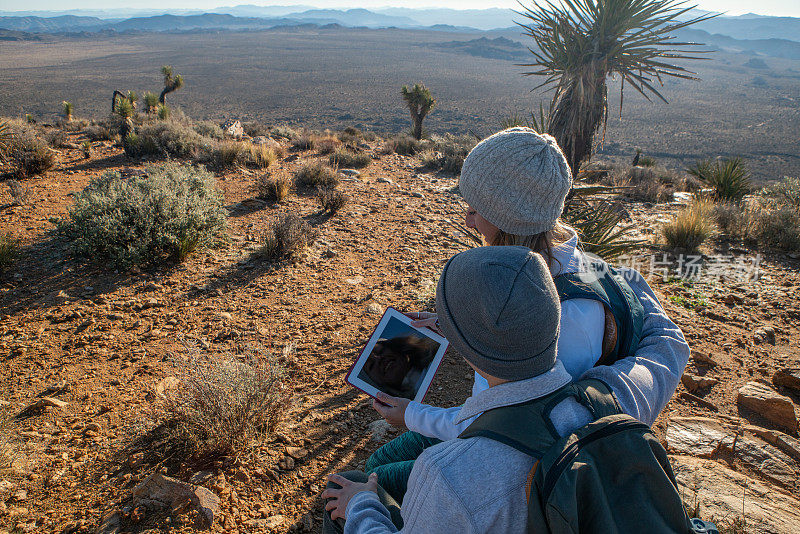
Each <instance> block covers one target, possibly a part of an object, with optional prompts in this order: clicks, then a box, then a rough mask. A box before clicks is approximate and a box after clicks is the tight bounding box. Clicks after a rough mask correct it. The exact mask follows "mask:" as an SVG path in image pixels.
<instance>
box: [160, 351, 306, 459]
mask: <svg viewBox="0 0 800 534" xmlns="http://www.w3.org/2000/svg"><path fill="white" fill-rule="evenodd" d="M176 367H177V369H176V374H175V378H177V382H176V385H175V387H173V388H170V389H168V390H167V391H166V392H165V399H164V411H165V415H166V417H167V419H168V422H169V423H170V424H171V425H172V426H174V428H175V429H176V432H177V436H176V437H177V438H178V441H179V442H182V443H184V444H185V445H186V446H187V449H188V451H187V452H188V453H189V454H191V455H194V456H196V457H202V458H208V457H213V456H226V455H236V454H237V453H239V452H242V451H244V450H245V449H247V448H249V447H251V446H252V445H253V444H256V443H260V442H261V441H262V440H263V438H264V437H266V436H267V435H268V434H269V433H270V432H271V431H273V430H274V428H275V426H276V425H277V423H278V422H279V421H280V420H281V418H282V417H283V415H284V414H285V412H286V408H287V407H288V403H289V400H290V389H289V388H288V387H287V384H286V380H287V375H286V372H285V370H284V368H283V367H282V366H281V365H280V364H279V363H278V361H277V360H276V359H275V358H274V357H271V356H268V355H267V354H266V353H265V352H264V351H253V350H249V351H247V352H245V353H244V354H231V355H225V356H223V357H214V356H210V355H205V354H201V353H198V352H196V351H194V352H193V353H192V354H190V357H189V358H188V359H187V360H185V361H177V362H176Z"/></svg>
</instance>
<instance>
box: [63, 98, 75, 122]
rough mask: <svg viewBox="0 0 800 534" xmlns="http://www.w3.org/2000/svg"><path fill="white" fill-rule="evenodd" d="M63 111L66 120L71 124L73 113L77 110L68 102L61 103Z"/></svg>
mask: <svg viewBox="0 0 800 534" xmlns="http://www.w3.org/2000/svg"><path fill="white" fill-rule="evenodd" d="M61 110H62V111H63V112H64V120H66V121H67V122H70V121H71V120H72V112H73V111H74V110H75V107H74V106H73V105H72V102H67V101H66V100H65V101H63V102H61Z"/></svg>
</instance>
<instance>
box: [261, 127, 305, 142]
mask: <svg viewBox="0 0 800 534" xmlns="http://www.w3.org/2000/svg"><path fill="white" fill-rule="evenodd" d="M269 136H270V137H273V138H275V139H288V140H290V141H291V140H293V139H296V138H297V137H299V136H300V134H298V133H297V130H295V129H294V128H291V127H289V126H284V125H280V126H275V127H274V128H272V129H271V130H270V131H269Z"/></svg>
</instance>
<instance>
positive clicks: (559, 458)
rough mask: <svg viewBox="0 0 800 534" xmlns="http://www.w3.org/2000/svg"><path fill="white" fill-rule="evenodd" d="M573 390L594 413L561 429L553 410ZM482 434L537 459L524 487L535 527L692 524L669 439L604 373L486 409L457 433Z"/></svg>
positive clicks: (672, 527)
mask: <svg viewBox="0 0 800 534" xmlns="http://www.w3.org/2000/svg"><path fill="white" fill-rule="evenodd" d="M568 396H573V397H575V399H576V400H577V401H578V402H580V403H581V404H582V405H583V406H585V407H586V408H587V409H588V410H589V411H590V412H591V413H592V415H593V417H594V419H595V420H594V421H593V422H592V423H589V424H588V425H586V426H585V427H582V428H580V429H578V430H576V431H575V432H573V433H572V434H570V435H568V436H564V437H560V436H559V435H558V434H557V433H556V430H555V428H554V427H553V424H552V422H551V421H550V417H549V414H550V411H551V410H552V409H553V407H554V406H556V405H557V404H559V403H560V402H561V401H563V400H564V399H565V398H567V397H568ZM476 436H483V437H486V438H490V439H493V440H495V441H499V442H501V443H505V444H506V445H509V446H511V447H513V448H515V449H517V450H519V451H520V452H523V453H525V454H527V455H529V456H533V457H534V458H535V459H536V464H535V465H534V466H533V469H532V470H531V472H530V474H529V475H528V484H527V488H526V491H527V496H528V519H527V526H528V528H527V531H528V532H529V533H531V534H533V533H538V534H542V533H547V532H550V533H553V534H562V533H563V534H566V533H569V534H577V533H587V532H597V533H603V534H615V533H619V534H630V533H634V532H648V533H667V532H670V533H672V532H678V533H681V534H686V533H688V532H691V524H690V521H689V518H688V516H687V515H686V512H685V510H684V508H683V503H682V501H681V498H680V495H679V494H678V490H677V483H676V482H675V475H674V474H673V472H672V467H671V466H670V463H669V460H668V458H667V453H666V451H665V450H664V447H662V446H661V443H660V442H659V441H658V439H656V437H655V436H654V435H653V434H652V432H651V431H650V428H649V427H648V426H647V425H645V424H643V423H640V422H638V421H636V420H635V419H633V418H632V417H630V416H628V415H625V414H622V413H621V410H620V408H619V405H618V404H617V401H616V399H615V398H614V396H613V395H612V393H611V391H610V390H609V388H608V386H606V385H605V384H604V383H603V382H601V381H599V380H582V381H579V382H576V383H574V384H570V385H568V386H565V387H564V388H562V389H560V390H558V391H556V392H554V393H552V394H550V395H547V396H545V397H542V398H539V399H535V400H532V401H528V402H525V403H522V404H517V405H514V406H504V407H501V408H495V409H493V410H489V411H487V412H484V413H483V414H482V415H481V416H480V417H478V418H477V419H476V420H475V421H474V422H473V423H472V424H471V425H470V426H469V427H468V428H467V429H466V430H465V431H464V432H462V433H461V435H460V436H459V438H462V439H466V438H471V437H476Z"/></svg>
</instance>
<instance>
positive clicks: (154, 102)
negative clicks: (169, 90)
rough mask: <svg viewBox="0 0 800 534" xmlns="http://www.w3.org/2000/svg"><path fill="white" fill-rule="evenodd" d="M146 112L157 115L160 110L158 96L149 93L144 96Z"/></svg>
mask: <svg viewBox="0 0 800 534" xmlns="http://www.w3.org/2000/svg"><path fill="white" fill-rule="evenodd" d="M142 101H143V102H144V107H145V111H147V113H155V112H156V110H157V108H158V95H157V94H155V93H151V92H150V91H147V92H146V93H144V94H143V95H142Z"/></svg>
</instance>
